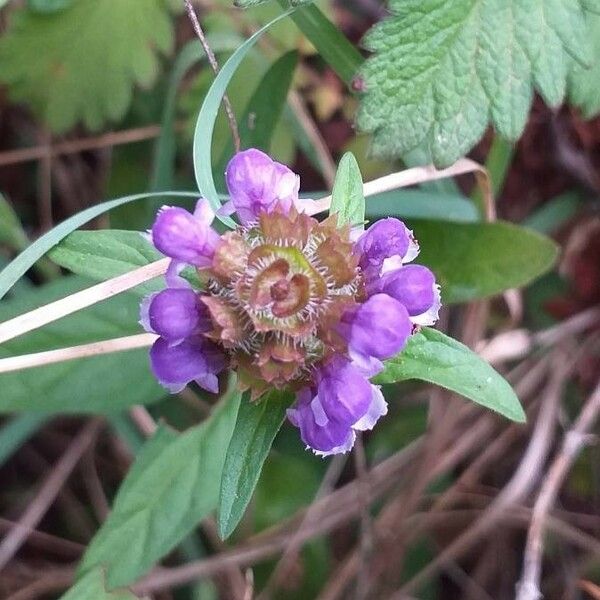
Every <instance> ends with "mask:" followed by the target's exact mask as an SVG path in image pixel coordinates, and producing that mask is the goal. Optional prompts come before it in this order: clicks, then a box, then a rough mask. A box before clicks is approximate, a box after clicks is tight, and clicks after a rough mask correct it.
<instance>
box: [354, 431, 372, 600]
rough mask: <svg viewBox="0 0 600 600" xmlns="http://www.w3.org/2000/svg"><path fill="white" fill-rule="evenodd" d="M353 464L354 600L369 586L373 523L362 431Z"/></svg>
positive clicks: (367, 590) (362, 597)
mask: <svg viewBox="0 0 600 600" xmlns="http://www.w3.org/2000/svg"><path fill="white" fill-rule="evenodd" d="M354 465H355V468H356V482H357V484H358V487H357V491H358V503H359V506H360V554H361V560H360V564H361V567H360V569H359V571H358V577H357V579H356V590H355V594H354V597H355V600H364V599H365V598H367V596H368V593H369V588H370V577H371V575H370V561H371V556H372V554H373V523H372V520H371V514H370V512H369V510H370V502H369V495H370V492H369V474H368V471H367V457H366V455H365V447H364V445H363V442H362V433H361V432H357V433H356V442H355V444H354Z"/></svg>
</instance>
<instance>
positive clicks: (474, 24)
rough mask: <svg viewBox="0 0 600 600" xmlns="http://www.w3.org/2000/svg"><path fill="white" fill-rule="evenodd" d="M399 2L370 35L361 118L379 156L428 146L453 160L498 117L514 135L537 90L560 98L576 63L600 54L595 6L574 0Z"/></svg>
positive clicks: (445, 161)
mask: <svg viewBox="0 0 600 600" xmlns="http://www.w3.org/2000/svg"><path fill="white" fill-rule="evenodd" d="M390 9H391V12H392V16H390V17H389V18H387V19H385V20H384V21H382V22H381V23H379V24H378V25H376V26H375V27H374V28H373V29H372V30H371V31H370V32H369V33H368V35H367V36H366V38H365V45H366V47H367V49H369V50H371V51H372V52H373V53H374V54H373V56H372V57H371V58H369V59H368V60H367V61H366V63H365V65H364V68H363V69H362V72H361V77H362V79H363V82H362V86H361V87H363V88H364V89H365V95H364V97H363V99H362V103H361V107H360V111H359V114H358V119H357V123H358V126H359V127H360V129H362V130H364V131H369V132H373V133H374V140H373V151H374V153H375V154H376V155H380V156H401V155H403V154H404V153H406V152H408V151H410V150H413V149H414V148H416V147H418V146H425V147H427V148H428V153H429V154H430V155H431V156H432V157H433V160H434V162H435V164H436V165H438V166H447V165H450V164H452V163H453V162H455V161H456V160H457V159H458V158H459V157H461V156H462V155H464V154H466V153H467V152H468V151H469V150H470V149H471V148H472V147H473V146H474V145H475V144H476V143H477V142H478V141H479V139H480V138H481V137H482V135H483V133H484V131H485V130H486V129H487V127H488V122H489V121H492V123H493V124H494V126H495V128H496V130H497V131H498V133H499V134H500V135H501V136H503V137H506V138H508V139H511V140H515V139H517V138H518V137H519V136H520V135H521V133H522V131H523V127H524V126H525V122H526V120H527V115H528V112H529V108H530V105H531V100H532V97H533V91H534V89H535V90H537V91H539V92H540V94H541V95H542V96H543V97H544V98H545V100H546V101H547V102H548V103H549V104H551V105H553V106H556V105H559V104H560V103H561V102H562V100H563V98H564V95H565V89H566V81H567V75H568V71H569V69H570V68H572V67H573V65H574V64H575V61H577V63H579V64H581V65H583V66H589V64H590V62H591V59H592V56H593V49H592V43H591V42H592V33H593V32H592V31H591V30H590V29H589V27H588V25H587V23H586V16H587V14H588V13H587V7H584V6H582V5H581V3H579V2H573V0H530V1H527V2H523V1H515V2H513V1H511V2H507V1H506V0H455V1H453V2H440V1H439V0H392V1H391V2H390ZM571 57H573V58H571ZM573 59H574V60H573Z"/></svg>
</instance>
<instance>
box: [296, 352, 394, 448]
mask: <svg viewBox="0 0 600 600" xmlns="http://www.w3.org/2000/svg"><path fill="white" fill-rule="evenodd" d="M315 379H316V382H317V384H316V387H313V388H310V387H307V388H304V389H303V390H301V391H300V392H299V393H298V395H297V399H296V403H295V404H294V406H293V407H292V408H290V409H289V410H288V418H289V419H290V421H291V422H292V423H293V424H294V425H296V426H297V427H298V428H299V429H300V436H301V437H302V441H303V442H304V443H305V444H306V445H307V446H308V447H310V448H311V449H312V450H313V451H314V452H315V453H316V454H320V455H322V456H327V455H330V454H339V453H343V452H348V451H349V450H350V449H351V448H352V446H353V445H354V440H355V437H356V433H355V432H356V431H363V430H367V429H372V428H373V426H374V425H375V423H376V422H377V420H378V419H379V417H381V416H382V415H384V414H386V412H387V404H386V402H385V400H384V398H383V395H382V394H381V392H380V390H379V387H377V386H374V385H372V384H370V383H369V381H368V380H367V379H366V378H365V377H364V376H363V375H362V374H361V372H360V371H359V370H358V369H356V368H355V367H354V366H353V365H352V364H351V363H350V362H349V361H347V360H346V359H344V358H342V357H341V356H339V355H337V356H334V358H333V359H331V360H330V361H328V362H327V363H326V364H325V365H324V366H323V367H321V369H319V370H318V371H317V373H316V376H315Z"/></svg>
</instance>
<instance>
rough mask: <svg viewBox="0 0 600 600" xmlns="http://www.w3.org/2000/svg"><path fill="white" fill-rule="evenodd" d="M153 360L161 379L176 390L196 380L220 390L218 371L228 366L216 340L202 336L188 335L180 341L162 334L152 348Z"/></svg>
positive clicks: (209, 388) (170, 389)
mask: <svg viewBox="0 0 600 600" xmlns="http://www.w3.org/2000/svg"><path fill="white" fill-rule="evenodd" d="M150 364H151V366H152V371H153V372H154V375H155V376H156V378H157V379H158V381H159V382H160V383H161V384H162V385H163V386H165V387H166V388H167V389H168V390H169V391H170V392H171V393H173V394H175V393H177V392H180V391H181V390H182V389H183V388H184V387H185V386H186V385H187V384H188V383H190V382H192V381H195V382H196V383H197V384H198V385H199V386H200V387H202V388H204V389H206V390H208V391H209V392H214V393H216V392H218V391H219V382H218V379H217V373H219V372H220V371H222V370H223V368H224V367H225V357H224V355H223V353H222V352H221V351H220V349H219V348H218V347H217V346H216V345H215V344H213V343H212V342H210V341H209V340H207V339H206V338H204V337H201V336H194V337H190V338H186V339H185V340H184V341H182V342H181V343H180V344H177V345H171V344H169V342H168V340H166V339H164V338H158V339H157V340H156V341H155V342H154V345H153V346H152V348H151V349H150Z"/></svg>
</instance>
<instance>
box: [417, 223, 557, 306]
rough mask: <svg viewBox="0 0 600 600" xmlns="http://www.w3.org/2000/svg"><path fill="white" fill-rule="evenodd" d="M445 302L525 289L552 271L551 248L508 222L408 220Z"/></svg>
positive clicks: (544, 240)
mask: <svg viewBox="0 0 600 600" xmlns="http://www.w3.org/2000/svg"><path fill="white" fill-rule="evenodd" d="M409 225H410V226H411V228H412V229H413V231H414V234H415V237H416V238H417V240H418V241H419V244H420V247H421V253H420V254H419V257H418V258H417V262H419V263H422V264H424V265H426V266H428V267H429V268H430V269H431V270H432V271H433V272H434V273H435V275H436V278H437V281H438V283H439V284H440V285H441V287H442V300H443V301H444V302H445V303H453V302H468V301H471V300H476V299H478V298H486V297H488V296H493V295H494V294H499V293H501V292H503V291H505V290H507V289H512V288H519V287H523V286H524V285H527V284H528V283H530V282H531V281H533V280H534V279H535V278H536V277H539V276H540V275H542V274H543V273H545V272H546V271H547V270H548V269H550V268H551V267H552V265H553V264H554V261H555V260H556V257H557V255H558V248H557V246H556V244H554V242H553V241H552V240H550V239H549V238H547V237H546V236H544V235H540V234H539V233H537V232H535V231H532V230H530V229H526V228H524V227H519V226H517V225H513V224H511V223H505V222H502V221H496V222H495V223H449V222H447V221H429V220H422V221H421V220H415V221H413V220H410V221H409Z"/></svg>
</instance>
